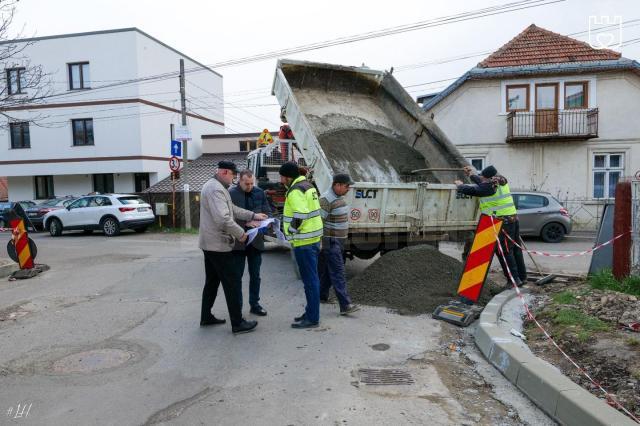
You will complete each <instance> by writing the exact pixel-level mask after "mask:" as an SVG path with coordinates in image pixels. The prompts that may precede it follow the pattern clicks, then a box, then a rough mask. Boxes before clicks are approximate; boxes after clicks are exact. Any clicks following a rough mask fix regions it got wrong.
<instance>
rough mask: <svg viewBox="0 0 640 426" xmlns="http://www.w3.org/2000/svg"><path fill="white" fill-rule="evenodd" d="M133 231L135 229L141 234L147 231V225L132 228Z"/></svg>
mask: <svg viewBox="0 0 640 426" xmlns="http://www.w3.org/2000/svg"><path fill="white" fill-rule="evenodd" d="M134 231H136V232H137V233H138V234H142V233H143V232H147V227H146V226H143V227H142V228H136V229H134Z"/></svg>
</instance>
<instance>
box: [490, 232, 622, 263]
mask: <svg viewBox="0 0 640 426" xmlns="http://www.w3.org/2000/svg"><path fill="white" fill-rule="evenodd" d="M502 233H503V234H504V235H505V236H506V237H507V238H508V239H509V241H511V242H512V243H513V244H514V245H515V246H517V247H518V248H519V249H520V250H522V251H525V252H527V253H529V254H536V255H538V256H547V257H560V258H564V257H575V256H584V255H585V254H589V253H592V252H594V251H596V250H599V249H601V248H602V247H604V246H608V245H609V244H611V243H613V242H614V241H615V240H617V239H618V238H622V237H624V236H625V235H627V234H629V233H631V230H629V231H627V232H623V233H622V234H620V235H616V236H615V237H613V238H612V239H610V240H609V241H606V242H604V243H602V244H598V245H596V246H595V247H593V248H590V249H589V250H585V251H579V252H576V253H568V254H559V253H547V252H544V251H537V250H528V249H526V248H525V247H523V246H521V245H520V244H518V243H517V242H515V241H514V240H513V238H511V236H510V235H509V234H507V233H506V232H505V231H504V229H503V230H502Z"/></svg>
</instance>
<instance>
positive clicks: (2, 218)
mask: <svg viewBox="0 0 640 426" xmlns="http://www.w3.org/2000/svg"><path fill="white" fill-rule="evenodd" d="M16 204H20V206H21V207H22V209H23V210H27V209H28V208H29V207H33V206H35V205H36V203H34V202H33V201H9V202H6V203H0V228H6V227H8V226H9V219H8V217H7V216H6V213H7V212H8V211H9V210H13V208H14V207H15V205H16Z"/></svg>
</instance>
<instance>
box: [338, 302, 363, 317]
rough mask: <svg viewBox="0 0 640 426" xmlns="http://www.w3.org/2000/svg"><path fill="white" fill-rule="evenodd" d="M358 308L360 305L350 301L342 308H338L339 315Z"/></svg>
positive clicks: (349, 312) (352, 311) (350, 312)
mask: <svg viewBox="0 0 640 426" xmlns="http://www.w3.org/2000/svg"><path fill="white" fill-rule="evenodd" d="M359 310H360V306H358V305H355V304H353V303H350V304H348V305H347V306H345V307H344V308H340V315H349V314H352V313H354V312H356V311H359Z"/></svg>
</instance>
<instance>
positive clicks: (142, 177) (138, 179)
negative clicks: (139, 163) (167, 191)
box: [133, 173, 149, 192]
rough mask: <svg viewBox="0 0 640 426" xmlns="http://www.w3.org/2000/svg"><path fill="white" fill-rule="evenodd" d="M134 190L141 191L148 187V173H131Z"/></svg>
mask: <svg viewBox="0 0 640 426" xmlns="http://www.w3.org/2000/svg"><path fill="white" fill-rule="evenodd" d="M133 180H134V182H135V191H136V192H142V191H144V190H145V189H147V188H148V187H149V173H136V174H134V175H133Z"/></svg>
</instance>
